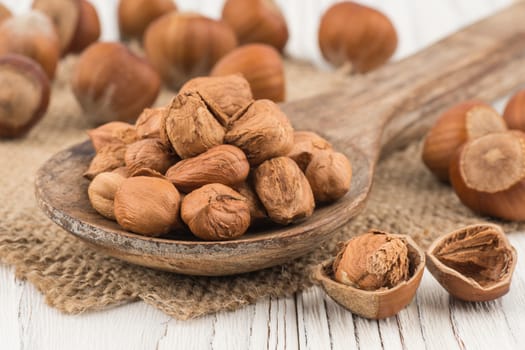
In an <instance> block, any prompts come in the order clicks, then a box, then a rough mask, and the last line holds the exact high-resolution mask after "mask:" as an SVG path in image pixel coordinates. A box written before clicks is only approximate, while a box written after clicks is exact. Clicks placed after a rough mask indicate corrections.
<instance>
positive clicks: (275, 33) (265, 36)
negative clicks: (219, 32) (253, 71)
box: [222, 0, 288, 51]
mask: <svg viewBox="0 0 525 350" xmlns="http://www.w3.org/2000/svg"><path fill="white" fill-rule="evenodd" d="M222 19H223V20H224V21H225V22H226V23H228V24H229V25H230V26H231V27H232V28H233V31H234V32H235V34H236V35H237V39H238V40H239V44H241V45H244V44H249V43H263V44H268V45H271V46H273V47H275V48H276V49H277V50H279V51H283V49H284V46H285V45H286V42H287V41H288V27H287V26H286V20H285V19H284V16H283V14H282V13H281V10H280V9H279V7H278V6H277V4H275V2H274V1H273V0H227V1H226V3H225V4H224V7H223V8H222Z"/></svg>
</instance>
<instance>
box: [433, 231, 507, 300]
mask: <svg viewBox="0 0 525 350" xmlns="http://www.w3.org/2000/svg"><path fill="white" fill-rule="evenodd" d="M516 263H517V255H516V250H515V249H514V247H513V246H512V245H511V244H510V243H509V241H508V239H507V237H506V236H505V233H504V232H503V230H502V229H501V227H499V226H496V225H491V224H477V225H471V226H467V227H463V228H461V229H458V230H456V231H453V232H450V233H447V234H445V235H443V236H441V237H439V238H438V239H437V240H436V241H434V243H432V245H431V246H430V247H429V248H428V251H427V268H428V270H429V271H430V273H432V275H433V276H434V277H435V278H436V280H437V281H438V282H439V283H440V284H441V285H442V286H443V287H444V288H445V289H446V290H447V291H448V292H449V293H450V294H451V295H453V296H454V297H456V298H458V299H461V300H464V301H489V300H494V299H496V298H499V297H501V296H502V295H505V294H506V293H507V292H508V291H509V288H510V283H511V279H512V274H513V272H514V269H515V268H516Z"/></svg>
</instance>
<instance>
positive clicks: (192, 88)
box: [179, 74, 253, 125]
mask: <svg viewBox="0 0 525 350" xmlns="http://www.w3.org/2000/svg"><path fill="white" fill-rule="evenodd" d="M187 92H197V93H198V94H199V95H200V96H201V97H202V99H203V100H204V102H205V103H206V105H207V106H208V108H209V109H210V110H211V111H212V112H213V114H215V117H216V118H218V119H219V121H220V122H221V124H222V125H226V124H227V123H228V121H229V119H230V118H231V117H233V116H234V115H235V113H237V112H239V111H240V110H241V109H242V108H243V107H245V106H247V105H248V104H250V103H251V102H252V101H253V95H252V91H251V90H250V84H249V83H248V81H247V80H246V79H245V78H244V77H243V76H242V75H241V74H231V75H226V76H223V77H198V78H193V79H191V80H188V81H187V82H186V84H184V85H183V86H182V88H181V89H180V91H179V93H180V94H183V93H187Z"/></svg>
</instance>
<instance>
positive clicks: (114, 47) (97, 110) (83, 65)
mask: <svg viewBox="0 0 525 350" xmlns="http://www.w3.org/2000/svg"><path fill="white" fill-rule="evenodd" d="M71 84H72V87H73V92H74V94H75V97H76V98H77V100H78V102H79V103H80V105H81V106H82V108H83V110H84V112H85V115H86V118H88V119H89V120H90V121H91V122H93V123H95V124H102V123H105V122H109V121H115V120H120V121H129V122H132V121H135V119H136V118H137V117H138V116H139V115H140V113H141V112H142V111H143V110H144V108H146V107H149V106H150V105H151V104H152V103H153V102H154V101H155V99H156V98H157V95H158V93H159V89H160V79H159V76H158V75H157V73H156V72H155V71H154V70H153V69H152V68H151V66H150V65H149V64H148V63H147V62H146V61H145V60H143V59H142V58H140V57H138V56H136V55H135V54H133V53H132V52H131V51H130V50H129V49H128V48H127V47H125V46H124V45H122V44H119V43H96V44H93V45H91V46H90V47H89V48H88V49H86V50H85V51H84V52H83V53H82V55H80V57H79V59H78V62H77V64H76V66H75V69H74V72H73V74H72V79H71Z"/></svg>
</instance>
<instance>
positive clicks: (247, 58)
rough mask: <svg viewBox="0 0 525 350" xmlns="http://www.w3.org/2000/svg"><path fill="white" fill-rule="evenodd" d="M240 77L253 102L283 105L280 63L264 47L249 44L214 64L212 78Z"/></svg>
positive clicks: (276, 57) (281, 67)
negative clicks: (267, 100) (246, 84)
mask: <svg viewBox="0 0 525 350" xmlns="http://www.w3.org/2000/svg"><path fill="white" fill-rule="evenodd" d="M237 73H240V74H242V75H243V76H244V77H245V78H246V80H248V82H249V83H250V88H251V90H252V93H253V97H254V98H255V99H256V100H260V99H269V100H272V101H274V102H282V101H284V99H285V95H286V82H285V77H284V66H283V60H282V57H281V55H280V54H279V52H278V51H277V50H276V49H274V48H273V47H272V46H269V45H265V44H248V45H244V46H241V47H238V48H236V49H235V50H233V51H231V52H230V53H228V54H227V55H225V56H224V57H223V58H221V60H220V61H218V62H217V64H215V66H214V67H213V70H212V71H211V75H212V76H224V75H230V74H237Z"/></svg>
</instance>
